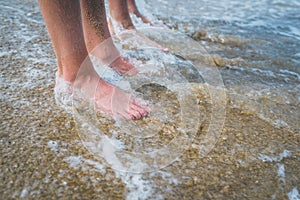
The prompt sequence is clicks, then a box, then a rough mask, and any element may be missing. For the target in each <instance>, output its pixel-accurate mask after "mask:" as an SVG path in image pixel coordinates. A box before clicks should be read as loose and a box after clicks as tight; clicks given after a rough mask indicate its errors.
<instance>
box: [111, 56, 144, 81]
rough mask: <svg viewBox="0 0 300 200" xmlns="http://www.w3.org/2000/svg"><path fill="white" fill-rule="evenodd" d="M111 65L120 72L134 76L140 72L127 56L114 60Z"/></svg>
mask: <svg viewBox="0 0 300 200" xmlns="http://www.w3.org/2000/svg"><path fill="white" fill-rule="evenodd" d="M109 66H110V67H111V68H113V69H114V70H116V71H117V72H119V73H120V74H127V75H130V76H133V75H135V74H137V73H138V70H137V69H136V67H135V66H134V65H133V64H132V63H131V62H130V61H129V60H128V59H127V58H123V57H121V56H119V57H118V58H117V59H116V60H114V61H113V62H112V63H111V64H110V65H109Z"/></svg>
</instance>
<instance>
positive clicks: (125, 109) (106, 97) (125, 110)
mask: <svg viewBox="0 0 300 200" xmlns="http://www.w3.org/2000/svg"><path fill="white" fill-rule="evenodd" d="M94 98H95V106H96V108H97V109H100V110H101V111H104V112H106V113H108V114H112V115H114V116H118V117H122V118H125V119H132V120H133V119H140V118H142V117H145V116H146V115H147V114H148V110H147V106H146V105H143V104H142V103H140V102H138V101H137V100H136V99H135V98H133V97H132V96H131V95H130V94H127V93H125V92H124V91H122V90H121V89H119V88H117V87H114V86H112V85H110V84H108V83H106V82H105V81H103V80H101V79H100V80H99V83H98V86H97V88H96V92H95V96H94Z"/></svg>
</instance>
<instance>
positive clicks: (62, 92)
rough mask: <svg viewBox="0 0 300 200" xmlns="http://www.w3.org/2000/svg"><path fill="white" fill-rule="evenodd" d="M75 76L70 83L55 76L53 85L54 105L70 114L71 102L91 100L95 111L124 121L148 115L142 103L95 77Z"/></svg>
mask: <svg viewBox="0 0 300 200" xmlns="http://www.w3.org/2000/svg"><path fill="white" fill-rule="evenodd" d="M95 73H96V72H95ZM95 73H94V72H93V74H92V75H89V76H86V75H85V76H82V77H80V76H77V79H76V80H75V81H74V82H73V83H71V82H68V81H65V80H64V79H63V78H62V77H60V76H59V75H57V78H56V85H55V99H56V103H57V104H58V105H60V106H62V107H63V108H64V109H66V111H67V112H68V113H70V114H72V106H73V103H72V101H73V100H74V99H77V100H79V101H90V100H92V101H93V102H94V105H95V109H96V110H98V111H103V112H105V113H107V114H109V115H111V116H115V117H121V118H124V119H132V120H134V119H140V118H142V117H145V116H146V115H147V114H148V112H149V111H148V107H147V105H146V104H145V103H142V101H139V100H137V99H136V98H134V97H133V96H132V95H130V94H128V93H126V92H124V91H123V90H121V89H120V88H118V87H115V86H113V85H111V84H109V83H107V82H105V81H103V80H102V79H101V78H99V77H98V75H95Z"/></svg>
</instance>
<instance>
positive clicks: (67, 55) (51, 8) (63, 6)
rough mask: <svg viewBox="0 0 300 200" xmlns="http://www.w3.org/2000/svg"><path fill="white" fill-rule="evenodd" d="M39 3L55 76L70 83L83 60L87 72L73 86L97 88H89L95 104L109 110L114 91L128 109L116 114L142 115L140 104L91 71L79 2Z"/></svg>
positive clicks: (131, 116)
mask: <svg viewBox="0 0 300 200" xmlns="http://www.w3.org/2000/svg"><path fill="white" fill-rule="evenodd" d="M39 4H40V7H41V11H42V14H43V17H44V19H45V22H46V26H47V28H48V31H49V34H50V38H51V41H52V44H53V47H54V51H55V54H56V57H57V62H58V73H59V76H60V77H62V78H63V79H64V80H65V81H67V82H69V84H71V85H73V84H74V81H75V79H76V76H77V73H78V71H79V69H80V67H81V65H82V63H83V62H84V61H85V67H86V69H87V71H88V72H86V73H85V75H84V76H83V77H80V78H81V79H82V80H83V81H82V83H81V84H78V83H76V86H75V85H74V87H77V86H78V87H80V88H81V89H82V88H83V89H84V88H90V87H89V86H91V87H94V88H97V90H96V91H93V93H95V94H93V95H94V97H95V101H96V105H97V106H98V108H99V109H101V110H103V111H105V112H109V113H111V111H112V108H111V102H112V101H113V96H114V95H116V94H117V95H118V97H123V99H125V100H126V99H128V101H129V104H128V109H126V110H124V109H123V110H121V111H120V112H119V113H117V114H118V115H120V116H122V117H125V118H128V119H138V118H141V117H142V116H145V115H146V114H147V111H146V110H145V109H144V108H143V107H142V106H140V104H138V103H137V102H136V101H135V100H134V99H132V98H131V97H130V96H128V94H126V93H124V92H123V91H122V90H120V89H118V88H116V87H114V86H112V85H110V84H108V83H105V82H104V81H103V80H101V79H100V78H99V77H98V76H97V74H96V72H95V71H94V68H93V66H92V64H91V62H90V61H89V60H88V59H86V58H87V57H88V51H87V49H86V46H85V41H84V33H83V29H82V24H81V15H80V3H79V1H78V0H51V1H45V0H39ZM81 79H80V80H81ZM76 82H77V81H76ZM95 85H96V86H97V87H96V86H95ZM87 98H90V96H87Z"/></svg>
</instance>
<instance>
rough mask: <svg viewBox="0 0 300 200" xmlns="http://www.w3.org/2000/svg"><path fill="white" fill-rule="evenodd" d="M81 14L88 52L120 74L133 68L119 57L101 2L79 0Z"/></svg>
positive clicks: (102, 2) (100, 0)
mask: <svg viewBox="0 0 300 200" xmlns="http://www.w3.org/2000/svg"><path fill="white" fill-rule="evenodd" d="M80 2H81V7H82V9H81V12H82V23H83V31H84V35H85V43H86V46H87V49H88V52H89V53H90V54H92V55H94V56H96V57H97V58H98V59H99V60H100V61H101V63H103V64H107V65H109V66H110V67H112V68H113V69H115V70H116V71H118V72H119V73H121V74H125V73H127V72H129V71H131V70H133V71H134V69H135V67H134V66H133V65H132V64H131V63H130V62H129V61H128V60H126V59H124V58H122V57H120V54H119V51H118V50H117V48H116V47H115V45H114V43H113V41H112V39H111V35H110V33H109V30H108V24H107V21H106V13H105V7H104V1H103V0H81V1H80Z"/></svg>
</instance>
